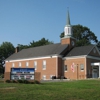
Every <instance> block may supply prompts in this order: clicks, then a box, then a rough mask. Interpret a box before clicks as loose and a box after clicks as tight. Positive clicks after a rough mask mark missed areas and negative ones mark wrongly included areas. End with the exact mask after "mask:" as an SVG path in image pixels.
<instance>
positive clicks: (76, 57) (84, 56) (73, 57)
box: [63, 55, 87, 60]
mask: <svg viewBox="0 0 100 100" xmlns="http://www.w3.org/2000/svg"><path fill="white" fill-rule="evenodd" d="M86 56H87V55H81V56H71V57H64V58H63V60H66V59H79V58H86Z"/></svg>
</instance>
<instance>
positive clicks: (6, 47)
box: [0, 42, 15, 72]
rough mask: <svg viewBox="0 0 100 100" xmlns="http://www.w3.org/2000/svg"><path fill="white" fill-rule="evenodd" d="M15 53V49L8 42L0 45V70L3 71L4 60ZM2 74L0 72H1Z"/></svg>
mask: <svg viewBox="0 0 100 100" xmlns="http://www.w3.org/2000/svg"><path fill="white" fill-rule="evenodd" d="M14 52H15V48H14V46H13V44H12V43H10V42H3V43H2V44H1V45H0V68H1V70H3V68H4V65H5V59H6V58H7V57H9V56H10V55H11V54H13V53H14ZM1 72H2V71H1Z"/></svg>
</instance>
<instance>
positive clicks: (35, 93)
mask: <svg viewBox="0 0 100 100" xmlns="http://www.w3.org/2000/svg"><path fill="white" fill-rule="evenodd" d="M0 100H100V80H99V79H98V80H80V81H68V82H55V83H42V84H19V83H17V84H16V83H0Z"/></svg>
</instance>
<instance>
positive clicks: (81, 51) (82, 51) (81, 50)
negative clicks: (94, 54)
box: [66, 45, 94, 57]
mask: <svg viewBox="0 0 100 100" xmlns="http://www.w3.org/2000/svg"><path fill="white" fill-rule="evenodd" d="M93 48H94V45H88V46H81V47H75V48H73V49H72V50H71V51H70V52H69V53H68V54H67V55H66V57H70V56H80V55H88V54H89V53H90V51H91V50H92V49H93Z"/></svg>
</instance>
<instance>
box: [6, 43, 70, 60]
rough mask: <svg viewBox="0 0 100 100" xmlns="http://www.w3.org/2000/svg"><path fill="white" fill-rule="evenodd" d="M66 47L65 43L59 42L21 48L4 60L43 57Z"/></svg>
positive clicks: (61, 50) (60, 51) (58, 52)
mask: <svg viewBox="0 0 100 100" xmlns="http://www.w3.org/2000/svg"><path fill="white" fill-rule="evenodd" d="M67 47H68V45H67V44H64V45H62V44H61V43H57V44H50V45H44V46H39V47H32V48H28V49H23V50H21V51H20V52H18V53H14V54H12V55H11V56H10V57H8V58H7V59H6V60H15V59H25V58H33V57H43V56H48V55H53V54H61V53H62V52H63V51H64V50H65V49H66V48H67Z"/></svg>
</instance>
